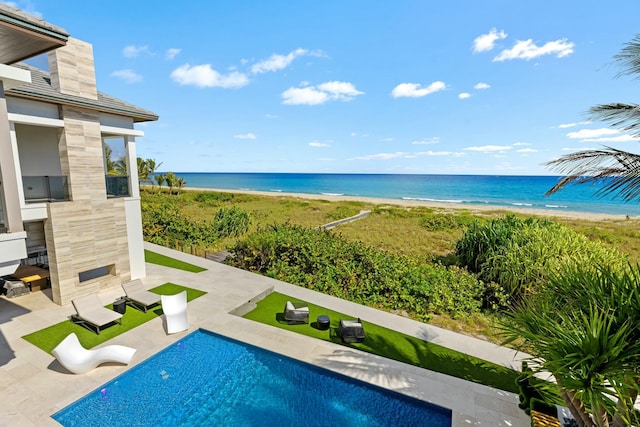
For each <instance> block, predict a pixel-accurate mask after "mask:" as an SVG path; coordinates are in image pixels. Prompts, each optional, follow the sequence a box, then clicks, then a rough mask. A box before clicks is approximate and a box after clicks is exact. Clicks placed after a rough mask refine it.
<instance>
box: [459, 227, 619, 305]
mask: <svg viewBox="0 0 640 427" xmlns="http://www.w3.org/2000/svg"><path fill="white" fill-rule="evenodd" d="M456 254H457V255H458V259H459V261H460V263H461V265H462V266H465V267H467V268H469V270H471V271H474V272H476V273H477V276H478V278H479V279H480V280H482V281H485V282H488V283H491V282H495V283H497V284H498V285H499V286H501V287H503V288H504V289H505V291H506V292H507V293H508V294H509V295H510V296H511V298H512V299H514V300H519V299H521V298H522V297H524V296H526V295H528V294H531V293H533V292H536V290H537V289H539V288H540V287H541V286H544V285H545V284H546V283H547V279H548V277H549V275H550V274H556V273H562V271H565V270H566V269H570V268H574V267H579V266H582V267H584V268H592V267H595V266H611V267H612V268H615V269H617V268H621V267H623V266H624V265H626V263H627V259H626V257H625V256H623V255H622V254H620V252H618V251H617V250H615V249H613V248H610V247H607V246H604V245H603V244H602V243H600V242H596V241H593V240H590V239H589V238H587V237H586V236H584V235H582V234H579V233H576V232H575V231H573V230H571V229H569V228H567V227H565V226H563V225H560V224H557V223H553V222H551V221H548V220H535V219H532V218H528V219H525V220H520V219H517V218H516V217H514V216H507V217H505V218H501V219H496V220H492V221H490V222H489V223H487V224H485V225H480V224H479V223H474V224H472V226H471V227H469V230H467V232H466V233H465V234H464V235H463V237H462V238H461V239H460V240H459V241H458V243H457V245H456Z"/></svg>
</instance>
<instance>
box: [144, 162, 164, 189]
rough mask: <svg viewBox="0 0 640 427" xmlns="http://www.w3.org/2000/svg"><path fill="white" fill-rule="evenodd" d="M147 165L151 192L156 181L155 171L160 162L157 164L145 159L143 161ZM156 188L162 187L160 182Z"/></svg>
mask: <svg viewBox="0 0 640 427" xmlns="http://www.w3.org/2000/svg"><path fill="white" fill-rule="evenodd" d="M145 162H146V164H147V168H148V169H149V176H150V177H151V189H152V190H153V183H154V181H155V180H156V170H157V169H158V168H159V167H160V165H162V162H160V163H157V164H156V161H155V159H147V160H145ZM158 186H162V184H160V182H158Z"/></svg>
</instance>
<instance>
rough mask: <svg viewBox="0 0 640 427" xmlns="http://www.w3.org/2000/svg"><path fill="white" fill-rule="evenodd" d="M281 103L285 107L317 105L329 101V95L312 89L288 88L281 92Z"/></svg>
mask: <svg viewBox="0 0 640 427" xmlns="http://www.w3.org/2000/svg"><path fill="white" fill-rule="evenodd" d="M282 99H283V101H282V103H283V104H287V105H319V104H324V103H325V102H327V101H328V100H329V95H327V94H326V93H324V92H320V91H319V90H317V89H315V88H313V87H290V88H289V89H287V90H285V91H284V92H282Z"/></svg>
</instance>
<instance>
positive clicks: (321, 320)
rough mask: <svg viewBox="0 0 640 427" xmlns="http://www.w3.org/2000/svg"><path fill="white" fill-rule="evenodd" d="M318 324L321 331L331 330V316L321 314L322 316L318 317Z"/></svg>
mask: <svg viewBox="0 0 640 427" xmlns="http://www.w3.org/2000/svg"><path fill="white" fill-rule="evenodd" d="M317 323H318V329H320V330H321V331H326V330H327V329H329V325H330V324H331V320H330V319H329V316H327V315H326V314H321V315H320V316H318V320H317Z"/></svg>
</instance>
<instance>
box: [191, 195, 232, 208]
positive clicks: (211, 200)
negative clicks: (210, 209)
mask: <svg viewBox="0 0 640 427" xmlns="http://www.w3.org/2000/svg"><path fill="white" fill-rule="evenodd" d="M234 197H235V195H234V194H233V193H215V192H203V193H198V195H197V196H196V197H195V200H196V202H199V203H203V204H205V205H211V206H217V205H219V204H222V203H226V202H230V201H232V200H233V199H234Z"/></svg>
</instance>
